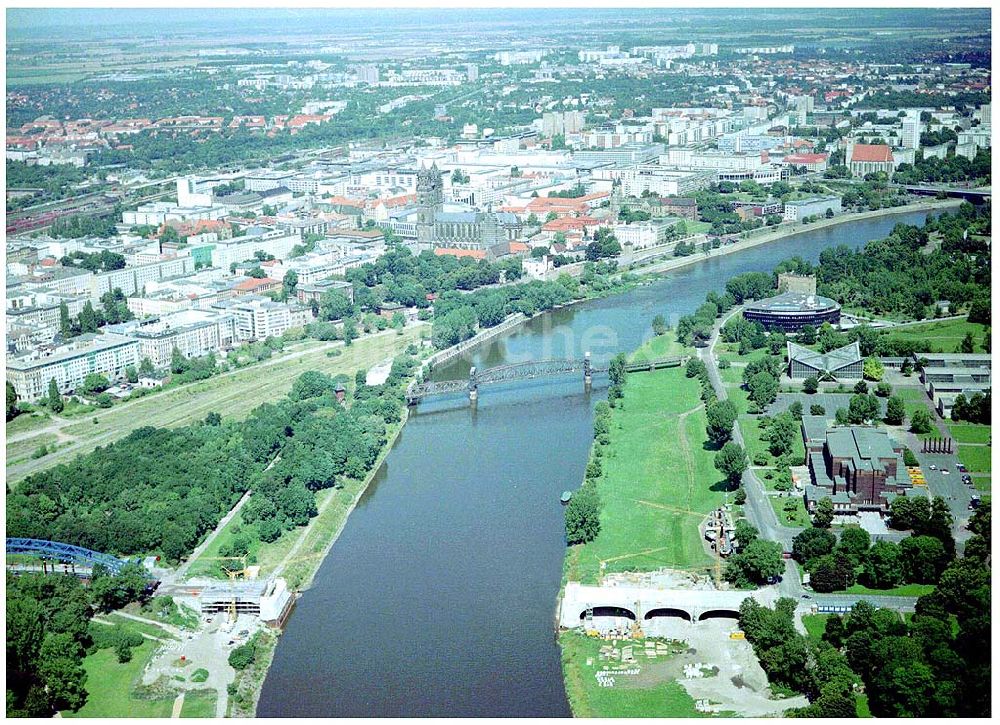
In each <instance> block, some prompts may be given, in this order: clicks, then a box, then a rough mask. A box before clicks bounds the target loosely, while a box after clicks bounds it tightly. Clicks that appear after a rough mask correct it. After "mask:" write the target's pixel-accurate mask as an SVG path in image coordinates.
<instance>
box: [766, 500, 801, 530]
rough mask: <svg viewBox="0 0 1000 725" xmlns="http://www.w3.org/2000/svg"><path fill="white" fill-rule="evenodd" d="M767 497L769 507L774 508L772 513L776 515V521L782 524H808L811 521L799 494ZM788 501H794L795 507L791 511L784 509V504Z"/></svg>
mask: <svg viewBox="0 0 1000 725" xmlns="http://www.w3.org/2000/svg"><path fill="white" fill-rule="evenodd" d="M768 498H769V499H770V501H771V508H773V509H774V513H775V514H776V515H777V517H778V521H780V522H781V524H782V525H783V526H809V524H810V523H811V519H810V518H809V514H808V513H807V512H806V505H805V503H804V502H803V500H802V497H801V496H791V497H783V498H779V497H777V496H768ZM788 503H794V504H795V508H794V509H792V510H791V511H785V504H788Z"/></svg>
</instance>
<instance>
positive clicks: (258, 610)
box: [198, 577, 295, 627]
mask: <svg viewBox="0 0 1000 725" xmlns="http://www.w3.org/2000/svg"><path fill="white" fill-rule="evenodd" d="M294 602H295V597H294V595H293V594H292V593H291V592H290V591H289V590H288V585H287V584H286V583H285V580H284V579H282V578H281V577H276V578H274V579H262V580H259V581H231V582H217V583H213V584H209V585H208V586H205V587H202V588H201V592H200V594H199V595H198V603H199V605H200V606H201V613H202V615H203V616H211V615H213V614H218V613H220V612H225V613H229V614H237V615H240V614H247V615H250V616H252V617H258V618H259V619H260V620H261V621H262V622H264V623H265V624H267V625H270V626H272V627H280V626H281V625H282V624H283V623H284V621H285V618H286V617H287V616H288V613H289V612H290V611H291V608H292V604H293V603H294Z"/></svg>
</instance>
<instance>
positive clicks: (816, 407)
mask: <svg viewBox="0 0 1000 725" xmlns="http://www.w3.org/2000/svg"><path fill="white" fill-rule="evenodd" d="M809 415H826V408H824V407H823V406H822V405H820V404H819V403H813V404H812V405H810V406H809Z"/></svg>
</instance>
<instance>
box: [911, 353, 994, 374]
mask: <svg viewBox="0 0 1000 725" xmlns="http://www.w3.org/2000/svg"><path fill="white" fill-rule="evenodd" d="M992 360H993V356H992V355H990V353H988V352H987V353H972V352H916V353H914V354H913V362H914V364H915V365H916V364H918V363H921V361H922V364H923V366H924V367H925V368H986V369H987V370H989V368H990V366H991V365H992Z"/></svg>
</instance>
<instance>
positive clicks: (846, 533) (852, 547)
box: [836, 526, 872, 566]
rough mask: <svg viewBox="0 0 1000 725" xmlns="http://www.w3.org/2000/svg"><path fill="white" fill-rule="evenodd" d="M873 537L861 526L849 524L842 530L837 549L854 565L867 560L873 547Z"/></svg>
mask: <svg viewBox="0 0 1000 725" xmlns="http://www.w3.org/2000/svg"><path fill="white" fill-rule="evenodd" d="M871 543H872V537H871V536H870V535H869V534H868V532H867V531H865V530H864V529H862V528H861V527H860V526H848V527H847V528H845V529H844V530H843V532H841V534H840V541H839V542H838V543H837V546H836V551H838V552H841V553H842V554H844V556H846V557H847V558H848V560H849V561H850V562H851V563H852V564H853V565H854V566H858V565H859V564H861V562H863V561H864V560H865V557H866V556H867V554H868V549H869V547H871Z"/></svg>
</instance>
